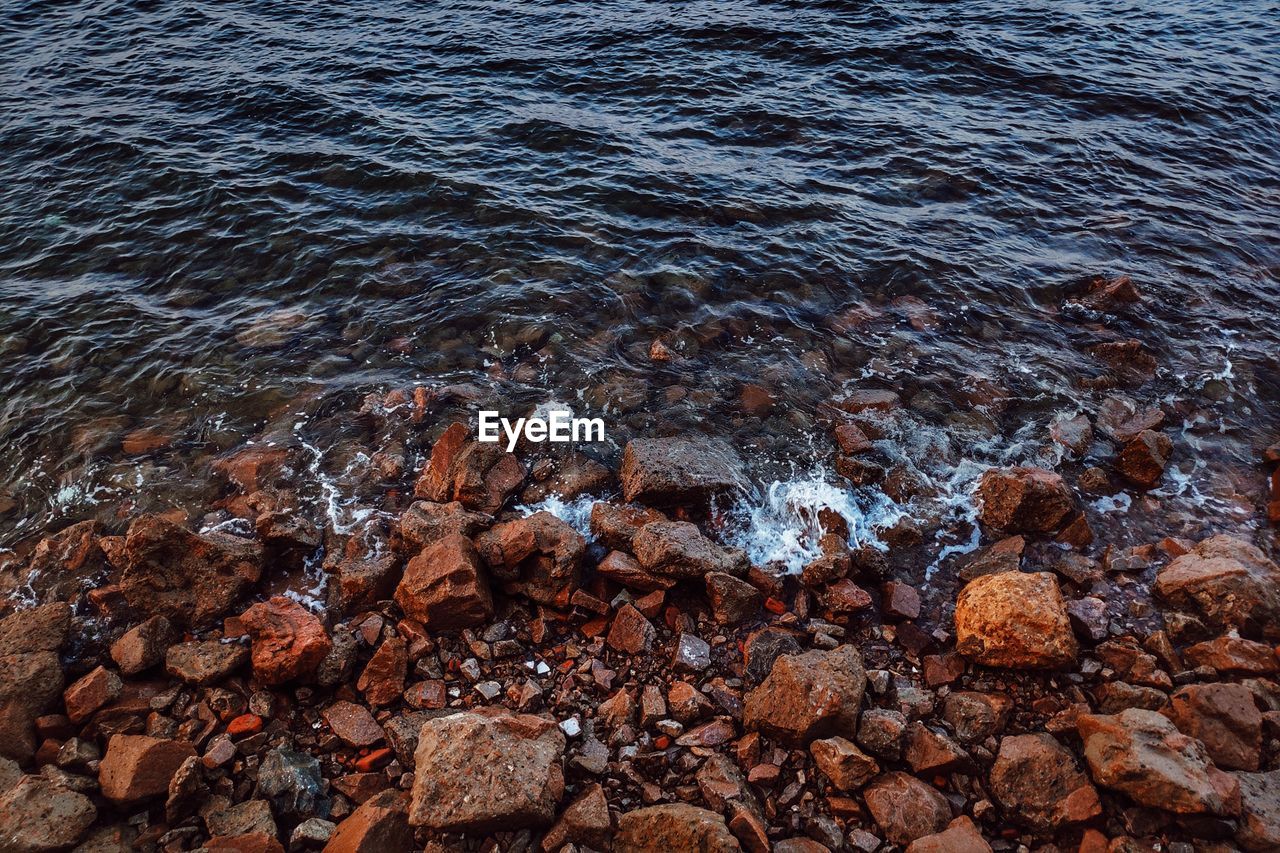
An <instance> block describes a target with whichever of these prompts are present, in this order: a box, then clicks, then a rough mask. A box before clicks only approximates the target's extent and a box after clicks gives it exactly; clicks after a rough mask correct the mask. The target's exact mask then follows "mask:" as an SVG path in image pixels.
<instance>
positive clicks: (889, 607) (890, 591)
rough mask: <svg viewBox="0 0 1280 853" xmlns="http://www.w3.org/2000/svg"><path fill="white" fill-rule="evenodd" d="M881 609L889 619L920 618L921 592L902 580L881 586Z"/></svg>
mask: <svg viewBox="0 0 1280 853" xmlns="http://www.w3.org/2000/svg"><path fill="white" fill-rule="evenodd" d="M880 609H881V611H882V612H883V613H884V615H885V616H886V617H887V618H889V619H919V618H920V593H918V592H916V590H915V587H912V586H910V585H909V584H905V583H902V582H901V581H889V582H888V583H886V584H884V585H883V586H881V587H880Z"/></svg>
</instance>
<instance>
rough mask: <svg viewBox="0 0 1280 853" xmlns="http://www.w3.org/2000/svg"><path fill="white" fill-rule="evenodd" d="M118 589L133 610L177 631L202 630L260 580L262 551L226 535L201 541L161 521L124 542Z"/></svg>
mask: <svg viewBox="0 0 1280 853" xmlns="http://www.w3.org/2000/svg"><path fill="white" fill-rule="evenodd" d="M123 559H124V561H125V566H124V570H123V573H122V574H121V577H120V587H121V590H122V591H123V593H124V596H125V598H126V599H127V600H128V601H129V603H130V604H131V605H133V606H134V607H136V608H138V609H139V610H141V611H143V612H144V613H148V614H150V615H153V616H164V617H165V618H166V619H168V620H169V621H170V622H172V623H173V624H175V625H188V624H189V625H191V626H193V627H204V626H206V625H209V624H211V623H212V622H213V621H214V620H216V619H217V618H218V617H219V616H221V615H222V614H223V613H225V612H226V611H227V610H228V609H229V608H230V607H231V605H232V604H234V603H235V601H236V599H238V598H239V597H240V596H241V595H242V594H243V593H244V592H245V591H246V590H247V589H248V587H249V586H250V585H252V584H254V583H257V582H258V579H259V578H260V577H261V576H262V559H263V552H262V546H261V545H259V544H258V543H257V542H254V541H252V540H249V539H241V538H240V537H237V536H230V535H228V534H225V533H207V534H204V535H197V534H195V533H192V532H191V531H189V530H187V529H186V528H183V527H180V526H179V525H177V524H174V523H173V522H172V521H168V520H166V519H164V518H162V517H161V516H158V515H148V516H143V517H141V518H138V519H137V520H135V521H134V522H133V524H132V525H130V527H129V534H128V536H127V537H126V539H125V544H124V552H123Z"/></svg>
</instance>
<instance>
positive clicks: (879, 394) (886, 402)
mask: <svg viewBox="0 0 1280 853" xmlns="http://www.w3.org/2000/svg"><path fill="white" fill-rule="evenodd" d="M833 404H834V405H835V407H836V408H837V409H839V410H840V411H842V412H848V413H849V414H851V415H859V414H862V413H863V412H889V411H892V410H894V409H896V408H898V407H899V406H901V405H902V400H901V398H899V397H898V395H897V394H895V393H894V392H893V391H879V390H875V389H870V388H866V389H861V390H856V391H852V392H850V393H848V394H846V395H845V396H844V397H843V398H841V399H839V400H835V401H833Z"/></svg>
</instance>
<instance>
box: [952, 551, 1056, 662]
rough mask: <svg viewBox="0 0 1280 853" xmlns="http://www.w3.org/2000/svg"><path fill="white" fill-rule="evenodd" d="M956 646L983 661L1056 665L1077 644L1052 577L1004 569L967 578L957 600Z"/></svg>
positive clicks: (968, 656)
mask: <svg viewBox="0 0 1280 853" xmlns="http://www.w3.org/2000/svg"><path fill="white" fill-rule="evenodd" d="M955 624H956V651H958V652H959V653H960V654H962V655H964V656H965V657H967V658H969V659H970V660H972V661H974V662H975V663H979V664H982V665H983V666H997V667H1007V668H1010V669H1058V668H1062V667H1066V666H1070V665H1072V664H1074V663H1075V660H1076V654H1077V652H1078V647H1077V645H1076V638H1075V635H1074V634H1073V633H1072V631H1071V623H1070V620H1069V618H1068V616H1067V610H1066V606H1065V604H1064V602H1063V600H1062V593H1061V591H1060V590H1059V589H1058V581H1057V579H1056V578H1055V577H1054V576H1053V575H1052V574H1050V573H1048V572H1035V573H1023V572H1005V573H1002V574H997V575H984V576H982V577H979V578H976V579H974V580H972V581H970V582H969V583H968V584H967V585H966V586H965V587H964V589H963V590H961V592H960V595H959V597H958V598H957V600H956V611H955Z"/></svg>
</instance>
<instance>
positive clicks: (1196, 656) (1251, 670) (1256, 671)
mask: <svg viewBox="0 0 1280 853" xmlns="http://www.w3.org/2000/svg"><path fill="white" fill-rule="evenodd" d="M1183 657H1185V658H1186V661H1187V664H1188V665H1190V666H1193V667H1202V666H1207V667H1210V668H1212V669H1215V670H1217V671H1218V672H1221V673H1240V674H1242V675H1269V674H1271V673H1275V672H1280V658H1277V657H1276V652H1275V649H1273V648H1272V647H1271V646H1269V645H1267V644H1266V643H1258V642H1254V641H1253V640H1243V639H1241V638H1239V637H1218V638H1217V639H1216V640H1206V641H1205V642H1203V643H1196V644H1195V645H1194V646H1190V647H1188V648H1187V650H1186V651H1185V652H1184V653H1183Z"/></svg>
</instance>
